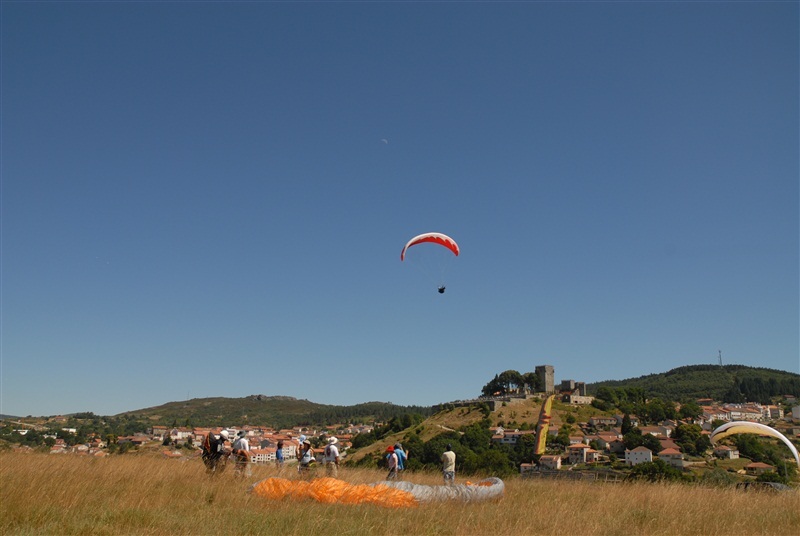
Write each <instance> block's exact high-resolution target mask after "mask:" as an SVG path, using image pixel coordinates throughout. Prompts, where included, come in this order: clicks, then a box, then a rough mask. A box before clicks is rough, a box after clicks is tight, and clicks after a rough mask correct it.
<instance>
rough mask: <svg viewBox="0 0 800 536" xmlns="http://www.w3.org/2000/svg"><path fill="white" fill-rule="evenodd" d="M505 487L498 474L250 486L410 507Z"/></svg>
mask: <svg viewBox="0 0 800 536" xmlns="http://www.w3.org/2000/svg"><path fill="white" fill-rule="evenodd" d="M504 491H505V484H504V483H503V481H502V480H500V479H499V478H495V477H491V478H487V479H484V480H481V481H480V482H477V483H475V484H473V483H471V482H467V483H466V484H459V485H456V486H425V485H421V484H412V483H411V482H405V481H403V482H397V481H392V482H388V481H387V482H376V483H374V484H350V483H348V482H344V481H342V480H337V479H335V478H317V479H314V480H311V481H304V480H287V479H284V478H267V479H264V480H261V481H260V482H256V483H255V484H253V486H252V487H251V488H250V492H251V493H252V494H253V495H256V496H258V497H262V498H264V499H271V500H282V499H286V498H291V499H295V500H296V499H311V500H314V501H317V502H321V503H338V504H374V505H376V506H383V507H387V508H408V507H412V506H417V505H419V504H420V503H427V502H435V501H446V500H460V501H465V502H472V501H485V500H489V499H496V498H499V497H502V496H503V493H504Z"/></svg>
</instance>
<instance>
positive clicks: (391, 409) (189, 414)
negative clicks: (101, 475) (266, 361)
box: [117, 395, 434, 428]
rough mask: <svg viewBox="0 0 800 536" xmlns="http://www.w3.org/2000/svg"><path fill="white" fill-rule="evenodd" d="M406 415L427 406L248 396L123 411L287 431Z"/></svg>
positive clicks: (162, 419)
mask: <svg viewBox="0 0 800 536" xmlns="http://www.w3.org/2000/svg"><path fill="white" fill-rule="evenodd" d="M406 413H419V414H420V415H423V416H428V415H431V414H433V413H434V408H433V407H431V406H398V405H396V404H391V403H388V402H365V403H361V404H356V405H353V406H335V405H327V404H317V403H315V402H311V401H309V400H304V399H303V400H301V399H297V398H294V397H291V396H268V395H249V396H246V397H244V398H225V397H215V398H193V399H191V400H185V401H178V402H168V403H166V404H162V405H160V406H154V407H151V408H144V409H139V410H135V411H126V412H124V413H121V414H119V415H117V417H124V416H129V417H132V418H137V419H142V420H147V421H149V422H151V423H153V424H160V425H165V426H173V425H175V426H229V425H231V424H239V425H247V424H250V425H253V426H268V427H272V428H291V427H293V426H301V425H312V424H316V425H325V424H331V425H332V424H341V423H346V422H352V421H363V420H377V421H385V420H388V419H390V418H392V417H397V416H400V415H403V414H406Z"/></svg>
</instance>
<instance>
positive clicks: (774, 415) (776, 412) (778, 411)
mask: <svg viewBox="0 0 800 536" xmlns="http://www.w3.org/2000/svg"><path fill="white" fill-rule="evenodd" d="M761 414H762V418H763V419H764V420H765V421H777V420H778V419H783V408H781V407H780V406H762V407H761Z"/></svg>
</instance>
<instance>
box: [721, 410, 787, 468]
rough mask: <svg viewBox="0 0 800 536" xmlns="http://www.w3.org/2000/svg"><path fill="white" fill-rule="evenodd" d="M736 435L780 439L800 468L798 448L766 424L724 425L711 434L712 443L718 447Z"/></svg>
mask: <svg viewBox="0 0 800 536" xmlns="http://www.w3.org/2000/svg"><path fill="white" fill-rule="evenodd" d="M736 434H756V435H760V436H768V437H774V438H775V439H780V440H781V441H782V442H783V443H784V444H785V445H786V446H787V447H789V450H790V451H792V455H793V456H794V461H795V462H796V463H797V465H798V466H800V454H798V452H797V447H795V446H794V444H793V443H792V442H791V441H790V440H789V438H788V437H786V436H785V435H783V434H782V433H780V432H779V431H777V430H776V429H775V428H772V427H770V426H767V425H765V424H760V423H757V422H749V421H734V422H729V423H726V424H723V425H722V426H720V427H719V428H717V429H716V430H714V431H713V432H711V443H712V444H714V445H716V444H717V442H719V441H720V440H722V439H725V438H726V437H729V436H732V435H736Z"/></svg>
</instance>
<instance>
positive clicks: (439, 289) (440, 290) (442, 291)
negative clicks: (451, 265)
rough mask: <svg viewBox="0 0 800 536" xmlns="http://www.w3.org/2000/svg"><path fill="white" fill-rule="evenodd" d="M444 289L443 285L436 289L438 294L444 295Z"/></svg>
mask: <svg viewBox="0 0 800 536" xmlns="http://www.w3.org/2000/svg"><path fill="white" fill-rule="evenodd" d="M444 288H445V287H444V285H442V286H441V287H439V288H438V289H437V290H438V291H439V294H444Z"/></svg>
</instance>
